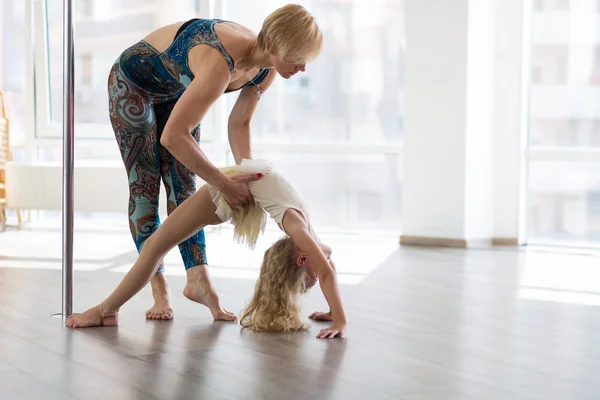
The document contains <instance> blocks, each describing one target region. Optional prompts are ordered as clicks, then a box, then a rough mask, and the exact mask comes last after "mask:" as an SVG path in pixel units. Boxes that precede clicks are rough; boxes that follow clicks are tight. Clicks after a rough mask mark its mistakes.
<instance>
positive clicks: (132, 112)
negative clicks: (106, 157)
mask: <svg viewBox="0 0 600 400" xmlns="http://www.w3.org/2000/svg"><path fill="white" fill-rule="evenodd" d="M108 90H109V111H110V120H111V124H112V127H113V130H114V132H115V137H116V139H117V143H118V145H119V150H120V151H121V156H122V158H123V163H124V164H125V169H126V170H127V176H128V178H129V229H130V231H131V235H132V237H133V240H134V242H135V246H136V248H137V250H138V252H140V251H141V249H142V246H143V245H144V242H145V241H146V239H148V237H150V235H152V233H154V232H155V231H156V230H157V229H158V227H159V226H160V217H159V215H158V200H159V194H160V181H161V178H162V181H163V184H164V185H165V189H166V193H167V212H168V214H171V212H172V211H173V210H174V209H175V208H176V207H177V206H179V205H180V204H181V203H183V202H184V201H185V200H186V199H187V198H188V197H190V196H191V195H192V194H194V193H195V191H196V180H195V179H196V176H195V174H194V173H193V172H191V171H190V170H188V169H187V168H186V167H185V166H184V165H183V164H181V163H180V162H179V161H177V160H176V159H175V158H174V157H173V156H172V155H171V153H169V151H168V150H167V149H166V148H165V147H164V146H162V145H161V144H160V135H161V134H162V130H163V128H164V126H165V124H166V122H167V119H168V117H169V114H170V112H171V110H172V109H173V107H174V105H175V102H176V101H177V98H178V97H177V98H173V96H168V97H166V96H165V97H164V98H162V99H161V97H160V94H156V93H149V92H148V91H145V90H142V89H140V88H139V87H138V86H136V85H135V84H134V83H132V82H131V81H129V80H128V79H127V77H126V76H125V75H124V73H123V71H122V69H121V66H120V64H119V63H118V62H117V63H115V65H114V66H113V68H112V70H111V72H110V76H109V81H108ZM157 100H159V101H157ZM160 100H163V101H162V102H160ZM192 135H193V136H194V138H195V139H196V141H197V142H198V141H199V139H200V127H199V126H197V127H196V128H195V129H194V130H193V132H192ZM179 251H180V253H181V257H182V258H183V263H184V265H185V269H186V270H187V269H189V268H191V267H193V266H196V265H202V264H207V258H206V242H205V238H204V230H203V229H202V230H200V231H198V232H197V233H196V234H194V235H193V236H192V237H190V238H189V239H187V240H186V241H185V242H182V243H180V244H179ZM163 271H164V268H163V266H162V265H161V266H160V268H159V270H158V272H159V273H162V272H163Z"/></svg>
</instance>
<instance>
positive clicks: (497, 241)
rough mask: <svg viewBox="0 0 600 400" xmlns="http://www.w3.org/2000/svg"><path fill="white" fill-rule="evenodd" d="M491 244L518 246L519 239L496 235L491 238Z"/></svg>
mask: <svg viewBox="0 0 600 400" xmlns="http://www.w3.org/2000/svg"><path fill="white" fill-rule="evenodd" d="M491 243H492V246H518V245H519V239H517V238H509V237H504V238H502V237H498V238H492V239H491Z"/></svg>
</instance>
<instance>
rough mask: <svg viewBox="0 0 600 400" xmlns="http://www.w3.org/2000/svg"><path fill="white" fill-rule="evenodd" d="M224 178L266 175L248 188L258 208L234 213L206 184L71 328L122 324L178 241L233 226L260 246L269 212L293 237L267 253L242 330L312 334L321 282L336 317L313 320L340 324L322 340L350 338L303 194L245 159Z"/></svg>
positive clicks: (224, 315)
mask: <svg viewBox="0 0 600 400" xmlns="http://www.w3.org/2000/svg"><path fill="white" fill-rule="evenodd" d="M222 172H223V173H225V174H226V175H229V176H234V177H235V176H238V177H244V178H249V177H250V176H256V175H259V174H260V175H264V177H263V178H261V179H260V180H258V181H256V182H251V183H250V185H249V190H250V191H251V193H252V195H253V197H254V199H255V203H253V204H250V205H246V206H244V207H241V208H233V209H232V208H231V207H230V206H229V204H228V202H227V201H226V200H225V199H224V198H223V197H224V194H223V193H221V192H219V190H218V189H217V188H215V187H213V186H212V185H204V186H203V187H202V188H201V189H200V190H199V191H198V192H196V193H195V194H194V195H192V196H191V197H190V198H189V200H188V201H186V202H185V203H183V204H182V205H181V206H180V207H178V208H177V209H176V210H175V211H174V212H173V213H172V214H171V215H169V217H168V218H167V219H166V221H165V223H164V224H163V225H162V226H161V227H160V228H159V229H158V230H157V231H156V233H155V234H154V235H152V237H151V238H150V239H148V241H147V244H146V246H145V247H144V249H143V250H142V252H141V254H140V257H139V258H138V260H137V261H136V263H135V264H134V266H133V267H132V268H131V270H130V271H129V272H128V273H127V275H126V276H125V278H123V280H122V281H121V283H120V284H119V285H118V286H117V288H116V289H115V290H114V291H113V292H112V293H111V294H110V295H109V296H108V297H107V298H106V299H105V300H104V301H102V302H101V303H100V304H98V305H97V306H95V307H92V308H90V309H89V310H87V311H85V312H84V313H83V314H77V315H72V316H69V318H67V321H66V325H67V326H68V327H70V328H84V327H93V326H114V325H117V324H118V312H119V309H120V308H121V306H123V304H125V303H126V302H127V301H128V300H129V299H131V298H132V297H133V296H134V295H135V294H136V293H138V292H139V291H140V290H142V288H143V287H144V286H145V285H146V284H147V283H148V280H149V279H150V278H151V277H152V275H153V274H154V273H155V271H156V270H157V268H158V267H159V263H160V260H161V259H162V257H164V256H165V254H167V252H169V251H170V250H171V249H172V248H173V247H174V246H175V245H176V244H177V243H178V242H180V241H181V240H184V239H186V238H188V237H190V236H192V235H194V233H195V232H197V231H198V230H200V229H203V228H204V227H205V226H207V225H217V224H221V223H223V222H224V221H229V220H231V221H232V223H233V225H234V226H235V237H236V238H237V239H238V241H240V242H246V243H247V244H248V246H249V247H250V248H253V247H254V244H255V243H256V239H257V238H258V234H259V233H260V232H261V231H262V230H263V229H264V226H265V222H266V219H265V211H266V212H267V213H268V214H269V215H270V216H271V218H273V220H275V222H277V225H278V226H279V228H280V229H281V230H282V231H283V232H285V233H286V235H287V236H286V237H284V238H282V239H280V240H278V241H277V242H276V243H275V244H273V245H272V246H271V247H270V248H269V249H268V250H267V251H266V252H265V256H264V259H263V263H262V266H261V270H260V275H259V278H258V281H257V283H256V288H255V291H254V295H253V297H252V299H251V300H250V302H249V303H248V305H247V306H246V308H245V310H244V312H243V314H242V319H241V324H242V325H243V326H245V327H249V328H251V329H254V330H257V331H267V332H289V331H296V330H305V329H307V328H308V326H307V325H306V324H305V323H304V322H303V321H302V320H301V318H300V306H299V302H298V298H299V296H300V294H302V293H304V292H306V290H307V289H309V288H311V287H312V286H314V285H315V283H316V282H317V281H318V282H320V286H321V289H322V291H323V295H324V296H325V299H326V300H327V303H328V304H329V307H330V312H328V313H320V312H317V313H313V314H311V316H310V318H313V319H321V320H329V321H333V325H332V326H331V327H329V328H325V329H322V330H321V331H320V332H319V334H318V335H317V337H318V338H334V337H337V336H339V337H342V338H343V337H344V336H345V330H346V315H345V313H344V308H343V307H342V301H341V298H340V294H339V290H338V285H337V279H336V276H335V268H334V265H333V262H332V260H331V259H330V257H331V248H329V247H328V246H326V245H324V244H323V243H321V241H320V240H319V238H318V237H317V235H316V234H315V232H314V230H313V228H312V225H311V222H310V217H309V213H308V210H307V209H306V206H305V202H304V199H303V197H302V195H301V194H300V193H299V192H298V191H297V190H296V189H295V188H294V187H293V186H292V185H291V184H290V183H289V182H288V181H287V180H286V179H285V178H284V177H283V176H282V175H281V174H279V173H278V172H277V171H276V170H275V169H274V168H273V166H272V165H271V164H270V163H268V162H265V161H260V160H246V159H244V160H243V161H242V163H241V165H239V166H235V167H232V168H224V169H223V170H222ZM218 312H219V313H220V315H219V314H217V315H215V319H222V320H231V321H233V320H235V319H236V316H235V315H234V314H232V313H230V312H228V311H226V310H219V311H218ZM213 314H214V313H213Z"/></svg>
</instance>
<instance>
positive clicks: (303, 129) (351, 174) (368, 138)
mask: <svg viewBox="0 0 600 400" xmlns="http://www.w3.org/2000/svg"><path fill="white" fill-rule="evenodd" d="M217 3H220V6H221V7H220V10H219V9H217V10H218V11H217V15H216V16H217V17H220V18H223V19H225V20H230V21H235V22H238V23H241V24H244V25H246V26H248V27H249V28H250V29H253V30H254V31H255V32H258V31H259V30H260V28H261V25H262V22H263V20H264V18H265V17H266V16H267V15H269V14H270V13H271V12H273V11H274V10H275V9H277V8H278V7H281V6H283V5H285V4H287V3H288V2H287V1H283V0H269V1H261V2H241V1H237V0H223V1H221V2H217ZM297 3H298V4H301V5H303V6H304V7H306V8H307V9H308V10H309V11H310V12H311V13H312V14H313V15H314V16H315V18H316V19H317V21H318V23H319V26H320V27H321V29H322V30H323V33H324V37H325V45H324V49H323V52H322V54H321V55H320V56H319V57H318V58H317V59H316V60H314V61H313V62H311V63H309V64H308V65H307V67H306V72H304V73H300V74H298V75H296V76H294V77H292V78H291V79H288V80H284V79H282V78H281V77H277V79H276V80H275V83H274V84H273V86H272V87H271V88H270V89H269V90H268V91H267V92H266V93H265V95H264V96H263V97H262V98H261V100H260V104H259V106H258V108H257V111H256V115H255V117H254V118H253V123H252V135H253V142H254V147H255V149H256V150H255V157H265V158H268V159H270V160H272V161H274V162H275V163H277V165H278V166H279V167H280V168H281V169H282V170H283V171H284V172H285V173H286V174H287V175H289V176H290V178H292V179H293V180H294V182H295V183H296V184H297V185H298V187H299V188H300V189H301V191H302V192H303V194H304V196H305V197H306V198H307V202H308V203H309V207H310V208H309V209H310V210H311V213H312V214H313V217H314V218H315V223H316V224H317V225H318V226H323V227H329V228H337V229H359V228H360V229H367V230H386V231H399V229H400V214H401V171H400V169H401V158H400V157H401V155H400V151H399V150H400V145H401V139H402V132H403V116H404V113H403V110H404V106H403V100H404V91H403V88H404V82H403V80H404V76H403V67H404V60H403V57H404V27H403V26H404V2H403V1H400V0H377V1H369V2H365V1H361V0H345V1H339V0H321V1H298V2H297ZM236 97H237V96H229V97H228V98H227V99H226V100H225V102H226V105H225V108H226V109H227V110H229V109H231V107H233V104H234V102H235V99H236Z"/></svg>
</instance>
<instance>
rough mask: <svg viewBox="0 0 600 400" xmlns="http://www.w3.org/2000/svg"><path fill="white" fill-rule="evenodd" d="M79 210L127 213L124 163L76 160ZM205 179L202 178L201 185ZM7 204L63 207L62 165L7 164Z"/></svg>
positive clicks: (31, 207)
mask: <svg viewBox="0 0 600 400" xmlns="http://www.w3.org/2000/svg"><path fill="white" fill-rule="evenodd" d="M74 177H75V178H74V179H75V181H74V192H75V193H74V197H75V211H78V212H116V213H127V211H128V199H129V187H128V185H127V174H126V173H125V168H123V164H122V163H121V162H118V163H117V162H115V163H109V162H93V161H89V162H76V163H75V173H74ZM202 184H204V182H203V181H202V180H200V179H198V187H200V185H202ZM6 189H7V205H8V207H9V208H18V209H21V210H60V209H61V208H62V165H61V164H60V163H42V162H39V163H22V162H15V161H11V162H9V163H8V164H7V166H6ZM160 190H161V194H160V196H161V197H160V199H161V201H160V211H161V212H160V214H162V215H164V214H165V212H166V201H164V200H163V199H166V197H165V196H166V192H165V189H164V186H163V185H161V189H160Z"/></svg>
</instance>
